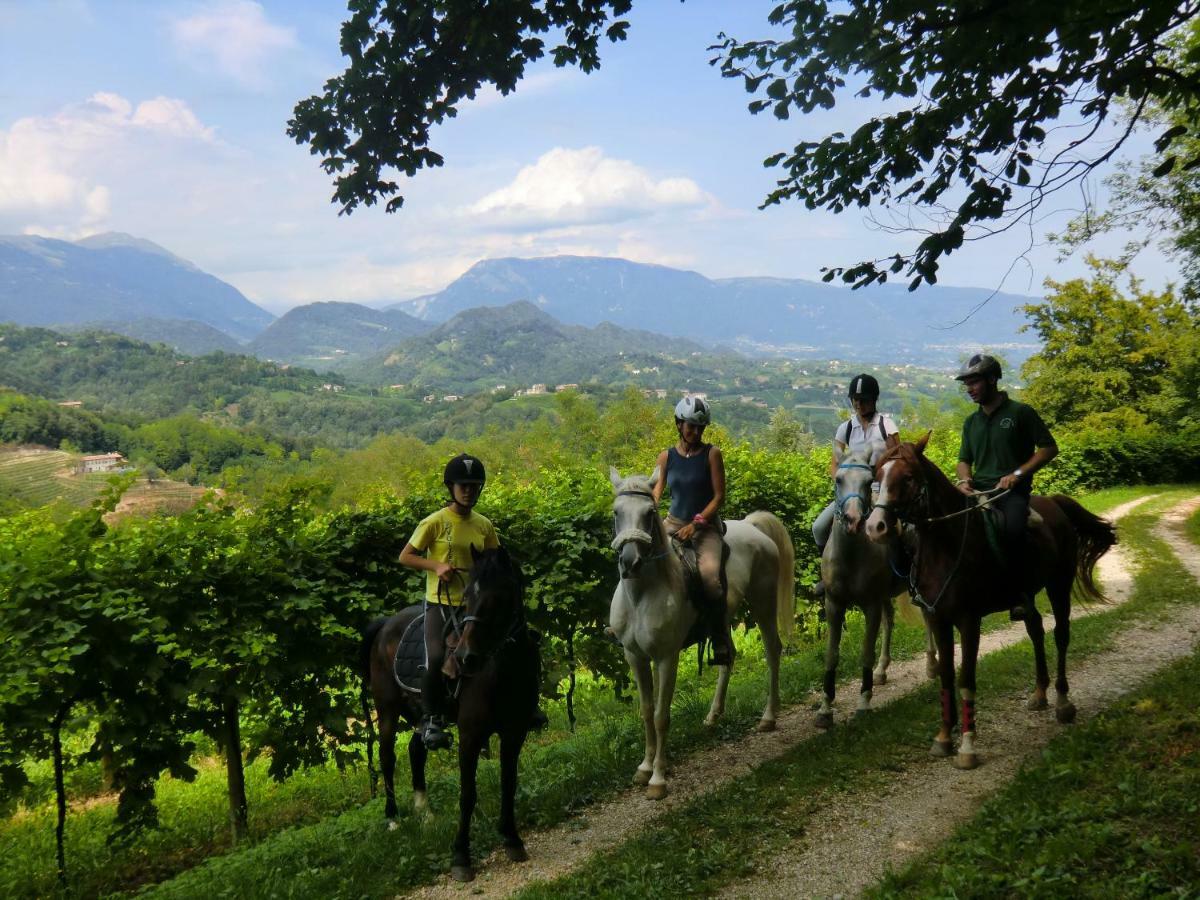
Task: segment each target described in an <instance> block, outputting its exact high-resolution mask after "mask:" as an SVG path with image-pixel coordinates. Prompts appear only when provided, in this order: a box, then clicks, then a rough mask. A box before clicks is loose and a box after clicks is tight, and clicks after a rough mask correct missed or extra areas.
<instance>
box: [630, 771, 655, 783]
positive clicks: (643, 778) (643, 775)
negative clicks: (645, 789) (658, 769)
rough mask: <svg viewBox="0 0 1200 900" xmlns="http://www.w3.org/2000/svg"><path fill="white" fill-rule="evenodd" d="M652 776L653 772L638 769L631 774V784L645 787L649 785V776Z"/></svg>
mask: <svg viewBox="0 0 1200 900" xmlns="http://www.w3.org/2000/svg"><path fill="white" fill-rule="evenodd" d="M653 774H654V773H653V772H649V771H647V770H646V769H638V770H637V771H636V772H634V773H633V783H634V784H640V785H647V784H649V783H650V776H651V775H653Z"/></svg>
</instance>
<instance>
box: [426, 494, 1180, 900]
mask: <svg viewBox="0 0 1200 900" xmlns="http://www.w3.org/2000/svg"><path fill="white" fill-rule="evenodd" d="M1149 499H1151V498H1150V497H1140V498H1138V499H1136V500H1134V501H1131V502H1129V503H1126V504H1123V505H1121V506H1119V507H1116V508H1115V509H1113V510H1112V511H1110V512H1109V514H1108V516H1109V518H1111V519H1117V518H1120V516H1122V515H1124V514H1126V513H1127V512H1128V511H1129V510H1131V509H1133V508H1135V507H1136V506H1138V505H1140V504H1141V503H1144V502H1146V501H1147V500H1149ZM1197 502H1200V498H1198V500H1197ZM1184 515H1186V513H1185V514H1184ZM1185 546H1186V543H1185ZM1193 555H1194V551H1193ZM1129 568H1130V566H1129V560H1128V556H1127V554H1126V553H1125V551H1124V550H1123V548H1121V547H1120V546H1119V545H1118V547H1116V548H1114V550H1113V551H1111V552H1110V553H1108V554H1107V555H1106V556H1105V557H1104V558H1103V559H1101V561H1100V565H1099V567H1098V572H1099V578H1100V580H1101V582H1102V584H1103V585H1104V588H1105V591H1106V593H1107V594H1108V596H1109V598H1110V599H1111V600H1112V601H1113V602H1114V603H1118V602H1121V601H1123V600H1125V599H1127V598H1128V596H1129V594H1130V591H1131V586H1132V576H1131V574H1130V572H1129ZM1096 609H1098V608H1097V607H1092V610H1091V611H1095V610H1096ZM1087 612H1088V610H1079V611H1077V612H1076V616H1079V615H1081V614H1086V613H1087ZM1046 618H1047V622H1046V629H1047V632H1049V630H1050V629H1051V628H1052V622H1053V618H1052V617H1049V616H1048V617H1046ZM1197 620H1198V621H1197V627H1198V628H1200V614H1198V616H1197ZM1024 639H1025V629H1024V627H1023V626H1020V625H1014V626H1011V627H1009V628H1005V629H1002V630H998V631H994V632H990V633H988V634H985V635H983V636H982V638H981V640H980V650H979V652H980V654H981V655H982V654H985V653H989V652H994V651H995V650H998V649H1000V648H1002V647H1007V646H1009V645H1011V644H1013V643H1016V642H1018V641H1021V640H1024ZM1176 643H1178V642H1177V641H1176ZM1140 652H1142V653H1145V652H1150V651H1147V650H1142V651H1140ZM1138 660H1139V662H1140V667H1141V668H1142V669H1144V668H1145V657H1138ZM1165 661H1167V660H1165V659H1164V662H1165ZM924 670H925V660H924V657H923V655H922V656H918V657H916V658H914V659H910V660H905V661H903V662H896V663H893V664H892V666H891V668H890V669H889V670H888V682H887V684H885V685H876V687H875V690H874V694H873V699H872V706H874V707H876V708H879V707H880V706H883V705H885V704H887V703H890V702H891V701H893V700H895V699H896V698H898V697H901V696H903V695H905V694H907V693H908V692H910V691H912V690H914V689H916V688H917V687H919V686H920V685H922V684H923V683H924V681H925V673H924ZM735 677H736V676H735ZM1105 680H1106V679H1105V678H1104V676H1103V675H1099V674H1096V675H1093V674H1092V673H1090V671H1089V670H1086V669H1084V668H1082V667H1081V668H1079V669H1075V670H1073V671H1072V686H1073V689H1072V699H1073V700H1074V701H1075V703H1076V705H1077V706H1078V707H1079V709H1080V712H1081V713H1083V714H1085V715H1086V714H1088V713H1089V712H1094V710H1095V708H1096V705H1097V704H1099V703H1102V702H1103V700H1104V698H1102V697H1098V696H1097V695H1096V694H1095V693H1090V692H1088V691H1087V690H1084V688H1085V687H1086V686H1088V685H1091V684H1092V683H1093V682H1096V686H1097V687H1098V685H1099V682H1101V681H1105ZM856 686H857V682H853V681H852V682H848V683H847V684H844V685H841V686H840V693H841V697H842V699H841V700H839V708H838V710H837V711H836V713H835V716H836V718H837V719H838V720H839V721H843V720H844V719H845V717H846V716H847V715H848V714H851V713H852V712H853V705H854V698H855V697H856V696H857V694H856V693H855V690H854V688H855V687H856ZM1127 689H1128V687H1120V688H1119V689H1118V693H1119V692H1121V691H1124V690H1127ZM1104 696H1105V697H1107V696H1108V695H1107V694H1106V695H1104ZM1113 696H1115V695H1113ZM816 699H818V695H817V694H816V693H814V694H813V695H812V700H814V701H815V700H816ZM1015 705H1018V706H1020V705H1021V704H1015ZM1008 719H1012V721H1008ZM931 721H932V720H931ZM1053 721H1054V717H1053V713H1052V712H1049V713H1027V712H1025V710H1024V709H1023V706H1022V708H1021V710H1020V715H1019V716H1018V715H1016V714H1015V713H1014V714H1013V715H1012V716H1009V717H1008V718H1006V719H1005V720H1004V721H1003V722H1002V721H1001V715H1000V710H997V711H995V713H993V712H992V711H991V710H990V709H989V710H988V712H987V718H986V719H985V720H984V723H983V727H984V728H985V729H986V731H984V732H981V734H982V735H983V740H982V741H981V752H982V754H983V757H984V759H983V761H984V763H985V765H983V766H982V767H981V768H980V769H978V770H976V771H975V772H972V773H960V772H958V770H953V771H954V773H955V775H960V776H962V777H961V778H952V779H943V778H941V777H940V776H942V775H943V774H944V772H945V771H946V770H947V767H949V766H950V763H949V762H948V761H946V760H941V761H937V760H929V761H928V762H929V763H931V764H933V765H927V766H925V768H927V770H928V771H929V773H930V776H931V777H930V780H931V784H929V785H920V784H919V780H920V779H919V776H918V774H917V772H918V770H919V769H921V767H922V764H924V763H925V759H924V758H923V759H921V760H918V761H916V763H915V764H914V766H913V768H912V770H911V773H910V774H912V776H913V777H911V778H910V777H909V774H906V775H905V779H904V784H903V785H896V788H897V790H898V791H901V790H902V791H903V796H902V795H901V794H900V793H896V794H894V795H892V796H891V799H884V800H882V801H880V799H879V798H878V797H877V796H876V797H872V798H860V800H859V801H858V802H860V803H861V804H862V806H861V808H854V807H848V806H845V805H844V803H845V798H841V799H840V800H839V803H842V804H843V805H842V806H841V807H840V808H838V809H837V810H830V813H836V821H834V820H833V818H831V819H830V820H829V821H825V820H824V819H822V820H821V821H820V822H818V821H816V820H814V823H813V829H812V832H813V833H814V834H818V835H821V838H822V840H821V845H820V846H818V847H815V848H813V847H809V848H806V847H804V846H801V847H797V848H795V852H796V853H799V854H801V857H800V858H808V856H809V855H810V854H812V856H813V857H814V858H818V859H824V858H825V857H827V856H828V855H829V854H828V852H827V851H825V850H824V849H823V848H824V847H826V846H829V845H833V844H836V845H837V846H838V847H839V848H840V850H839V852H838V853H837V857H838V858H839V859H840V860H841V862H840V863H837V864H831V865H829V866H826V865H824V864H822V866H821V867H820V870H819V871H821V872H823V873H824V874H823V875H821V876H820V879H821V880H818V881H808V880H804V881H801V880H800V879H801V878H802V876H803V877H805V878H807V876H806V873H808V874H815V873H817V872H818V869H816V868H814V864H813V863H811V862H810V863H807V864H805V865H794V864H793V863H794V861H795V859H796V857H794V856H793V855H792V854H791V853H789V862H788V863H787V868H786V870H783V871H781V870H780V869H779V863H778V862H772V863H771V865H770V867H769V868H770V877H769V879H768V878H767V877H766V876H764V878H763V880H762V881H761V882H759V881H754V880H752V881H743V882H740V883H739V885H738V886H737V889H738V890H739V893H738V896H743V895H744V896H750V895H751V894H753V895H756V896H761V895H768V896H787V897H796V896H804V895H807V894H814V895H821V894H835V893H836V894H845V893H848V892H849V893H853V892H856V891H857V890H859V889H861V887H862V886H864V885H866V884H870V883H873V882H874V881H875V880H876V879H877V878H878V876H879V875H880V874H882V872H883V866H884V865H887V864H892V865H895V864H896V863H897V862H902V861H903V860H904V859H905V858H907V856H910V855H912V854H913V853H915V852H918V851H919V850H922V849H924V848H925V847H926V846H929V845H931V844H932V843H933V842H935V841H936V840H937V839H938V838H937V837H936V836H935V835H934V834H933V833H930V834H928V835H926V834H924V832H923V830H922V829H923V828H924V826H923V825H922V826H920V827H916V826H917V825H918V823H919V822H921V823H923V822H926V821H928V819H929V818H931V817H928V816H923V815H922V808H923V807H921V806H919V805H914V803H918V804H919V803H923V802H924V800H925V799H926V796H927V795H928V794H929V792H930V791H931V790H933V789H935V788H940V787H945V786H951V787H954V789H955V790H956V793H955V795H954V796H955V798H956V803H958V804H959V807H958V808H959V809H965V810H967V811H968V813H970V811H973V810H974V808H975V806H976V805H977V803H976V802H975V800H976V798H982V797H983V796H985V795H986V794H987V793H989V792H990V791H992V790H994V789H995V787H996V785H997V784H998V783H1002V782H1003V781H1004V780H1006V779H1007V778H1008V777H1011V774H1012V772H1013V771H1015V763H1016V761H1019V760H1018V759H1017V757H1018V756H1019V752H1024V751H1025V750H1026V749H1028V748H1029V746H1030V744H1031V742H1032V741H1033V740H1034V738H1033V735H1032V734H1030V733H1029V732H1028V728H1029V723H1030V722H1033V723H1035V724H1037V725H1039V726H1044V731H1045V739H1046V740H1048V739H1049V737H1050V736H1052V735H1053V734H1054V733H1056V731H1057V729H1058V727H1059V726H1057V725H1055V726H1054V727H1053V728H1051V727H1049V725H1048V724H1047V722H1049V723H1052V722H1053ZM778 726H779V727H778V730H777V731H775V732H773V733H770V734H757V733H754V734H749V735H747V736H746V737H744V738H741V739H739V740H737V741H731V742H728V743H724V744H721V745H719V746H716V747H712V748H708V749H706V750H703V751H700V752H698V753H696V754H693V755H692V756H690V757H686V758H681V759H679V760H677V761H676V764H675V766H674V767H673V769H674V771H673V777H672V780H671V794H670V795H669V796H668V797H667V799H665V800H662V801H659V802H657V803H654V802H651V801H648V800H646V799H645V797H644V795H643V790H642V789H641V788H632V789H630V790H627V791H624V792H622V793H621V794H619V795H617V796H616V797H614V798H613V799H611V800H609V801H607V802H605V803H601V804H598V805H597V806H595V807H592V808H590V809H588V810H586V811H585V812H584V813H583V814H581V815H579V816H576V817H573V818H572V819H570V820H568V821H566V822H564V823H562V824H560V825H558V826H556V827H554V828H551V829H547V830H545V831H540V832H531V833H529V834H527V835H525V842H526V847H527V848H528V850H529V856H530V859H529V861H528V862H526V863H522V864H519V865H517V864H513V863H510V862H508V861H507V860H506V859H505V858H504V856H503V854H502V853H497V854H492V855H491V856H489V857H488V858H487V859H486V860H484V861H483V862H482V863H481V864H480V865H478V866H477V869H476V870H477V872H478V873H479V876H478V878H477V879H476V880H475V881H474V882H471V883H470V884H467V885H461V884H458V883H456V882H453V881H450V880H449V878H447V877H445V876H443V878H442V879H440V880H439V881H438V882H436V883H435V884H433V885H429V886H426V887H423V888H421V889H418V890H417V891H415V892H414V893H413V894H411V895H410V896H413V897H428V898H433V897H462V896H464V895H469V896H482V897H504V896H508V895H510V894H512V893H513V892H515V891H517V890H520V889H522V888H524V887H527V886H528V885H530V884H532V883H534V882H537V881H542V880H548V879H552V878H558V877H561V876H563V875H565V874H567V873H569V872H570V871H572V870H573V869H575V868H577V867H578V866H580V865H581V864H582V863H584V862H585V861H586V860H588V859H589V858H590V857H591V856H592V855H593V854H595V853H598V852H602V851H604V850H607V849H610V848H612V847H615V846H616V845H618V844H619V843H621V842H622V841H624V840H626V839H627V838H629V837H630V836H632V835H633V834H634V833H635V832H636V831H638V830H639V829H641V828H643V827H644V826H645V825H647V824H648V823H649V822H651V821H652V820H653V819H655V818H657V817H658V816H662V815H670V814H671V813H672V811H673V810H675V809H677V808H678V807H680V806H682V805H684V804H686V803H688V802H690V801H691V800H693V799H695V798H696V797H698V796H700V795H701V794H704V793H706V792H708V791H711V790H714V789H716V788H719V787H722V786H723V785H725V784H727V783H728V782H729V781H731V780H733V779H735V778H738V777H740V776H742V775H744V774H745V773H746V772H748V771H750V770H751V769H753V768H756V767H757V766H759V765H761V764H762V763H764V762H766V761H767V760H770V759H773V758H775V757H777V756H780V755H782V754H783V753H785V752H787V751H788V750H789V749H791V748H792V747H794V746H795V745H796V744H798V743H799V742H801V741H804V740H807V739H808V738H811V737H813V736H814V735H815V734H818V733H819V732H818V730H817V728H816V727H815V726H814V724H813V714H812V711H811V709H810V705H809V704H808V703H805V702H801V703H797V704H796V705H794V706H792V707H791V708H790V709H788V710H786V711H784V712H783V714H782V715H780V717H779V721H778ZM1017 726H1019V727H1020V729H1023V730H1021V732H1020V734H1019V736H1018V738H1015V739H1014V741H1016V742H1017V743H1019V746H1020V751H1018V750H1017V749H1016V748H1015V747H1012V748H1008V749H1006V745H1005V744H1004V743H1003V739H1002V734H1001V732H1002V729H1003V731H1004V733H1008V732H1010V731H1013V730H1014V729H1015V728H1016V727H1017ZM834 727H838V725H837V724H835V726H834ZM931 728H932V725H931ZM931 733H932V732H931ZM1040 735H1041V732H1039V737H1038V738H1037V740H1042V738H1041V736H1040ZM1010 758H1011V759H1013V760H1014V762H1013V763H1012V765H1011V767H1010V768H1005V767H1006V766H1008V765H1009V764H1008V763H1007V762H1006V760H1008V759H1010ZM938 762H940V763H941V765H940V766H938V765H936V764H937V763H938ZM935 773H936V774H937V775H938V776H939V777H938V778H937V779H933V778H932V776H933V775H934V774H935ZM994 773H995V774H998V775H1000V778H999V781H993V780H992V779H993V775H994ZM969 779H974V781H970V780H969ZM960 781H961V782H963V783H967V784H970V786H971V787H970V790H971V791H972V793H971V794H970V796H968V795H967V794H964V793H962V789H961V786H960V785H956V782H960ZM985 781H986V782H987V783H986V784H985V783H984V782H985ZM976 784H978V785H980V787H979V792H978V795H976V794H974V793H973V792H974V790H975V785H976ZM910 791H911V794H912V797H913V798H915V799H914V800H910V799H908V795H909V794H910ZM964 801H965V802H964ZM877 805H878V806H879V809H878V810H877V811H874V810H875V807H876V806H877ZM889 808H892V809H903V810H904V815H903V820H902V821H900V820H898V821H897V822H896V823H895V826H896V827H895V831H894V834H895V835H896V837H889V835H892V834H893V832H891V831H888V832H887V833H886V834H885V833H884V831H883V830H882V829H884V828H887V827H889V826H886V825H885V824H884V822H883V816H884V814H885V813H887V811H888V809H889ZM929 808H930V809H931V810H932V809H939V814H940V805H939V804H934V803H933V802H932V801H931V803H930V807H929ZM871 822H876V823H877V824H876V825H874V826H868V827H864V825H868V823H871ZM952 824H953V823H951V825H952ZM900 825H903V826H904V827H903V829H902V830H901V829H900V828H899V827H898V826H900ZM949 827H951V826H950V825H948V826H947V831H946V832H945V833H948V829H949ZM938 834H943V832H940V831H939V832H938ZM856 844H857V845H860V846H859V849H858V850H857V851H852V849H851V848H852V847H854V846H855V845H856ZM814 851H818V852H814ZM847 873H850V874H849V875H848V874H847ZM824 879H828V880H824ZM822 885H824V887H823V886H822Z"/></svg>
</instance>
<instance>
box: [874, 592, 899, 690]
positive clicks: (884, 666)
mask: <svg viewBox="0 0 1200 900" xmlns="http://www.w3.org/2000/svg"><path fill="white" fill-rule="evenodd" d="M895 627H896V602H895V600H893V599H892V598H891V597H888V598H887V599H885V600H884V601H883V646H882V647H881V648H880V650H879V668H877V669H876V670H875V673H874V678H875V683H876V684H887V670H888V666H890V665H891V664H892V629H894V628H895Z"/></svg>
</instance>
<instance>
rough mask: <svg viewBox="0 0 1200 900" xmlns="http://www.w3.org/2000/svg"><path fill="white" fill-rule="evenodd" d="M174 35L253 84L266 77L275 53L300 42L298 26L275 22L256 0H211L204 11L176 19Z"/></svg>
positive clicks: (184, 45)
mask: <svg viewBox="0 0 1200 900" xmlns="http://www.w3.org/2000/svg"><path fill="white" fill-rule="evenodd" d="M171 35H172V37H173V38H174V40H175V43H176V44H177V45H179V47H181V48H182V49H183V50H185V51H187V52H189V53H193V54H195V55H196V56H197V57H199V59H200V60H201V61H202V62H204V63H205V64H207V63H215V64H216V66H217V67H218V68H219V69H220V70H221V71H222V72H223V73H224V74H225V75H227V76H229V77H230V78H233V79H234V80H235V81H239V82H241V83H242V84H245V85H249V86H251V87H259V86H261V85H262V84H263V82H264V81H265V80H266V66H267V61H268V59H269V58H270V57H271V56H272V54H274V53H276V52H277V51H279V50H286V49H288V48H289V47H294V46H296V32H295V30H294V29H292V28H285V27H283V26H280V25H275V24H273V23H271V22H270V21H269V20H268V19H267V14H266V12H264V11H263V8H262V5H261V4H259V3H255V2H253V0H218V2H213V3H209V4H207V5H206V6H205V7H204V9H203V10H202V11H201V12H197V13H195V14H194V15H191V16H187V17H186V18H182V19H176V20H175V21H174V22H172V23H171Z"/></svg>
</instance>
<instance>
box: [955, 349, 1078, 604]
mask: <svg viewBox="0 0 1200 900" xmlns="http://www.w3.org/2000/svg"><path fill="white" fill-rule="evenodd" d="M1002 374H1003V373H1002V372H1001V370H1000V363H999V362H997V361H996V359H995V358H994V357H991V356H988V355H986V354H982V353H976V354H975V355H974V356H972V357H971V358H970V359H969V360H967V362H966V363H965V364H964V365H963V367H962V371H960V372H959V373H958V375H956V376H955V379H956V380H958V381H961V382H962V383H963V387H965V388H966V390H967V394H968V395H969V396H970V398H971V401H972V402H974V403H978V404H979V409H977V410H976V411H975V412H973V413H971V415H969V416H967V420H966V421H965V422H963V430H962V444H961V445H960V447H959V451H958V482H957V484H958V489H959V490H960V491H962V492H963V493H964V494H967V495H968V496H970V495H971V494H973V493H974V492H976V491H990V490H993V489H999V490H1001V491H1007V493H1005V494H1003V495H1001V496H999V497H998V498H997V499H996V500H995V501H994V502H993V503H992V506H993V508H995V509H998V510H999V511H1000V521H1001V527H1000V532H1001V540H1002V541H1003V542H1004V550H1005V555H1006V556H1007V558H1008V565H1009V570H1010V573H1011V575H1012V576H1013V580H1014V582H1015V585H1016V588H1015V589H1016V594H1017V598H1018V599H1017V602H1016V603H1015V604H1014V606H1013V607H1012V609H1011V610H1009V616H1010V617H1011V618H1012V619H1014V620H1018V619H1024V618H1025V614H1026V610H1027V609H1032V608H1033V597H1032V596H1031V595H1030V594H1029V593H1028V590H1027V589H1026V587H1025V583H1024V577H1023V573H1024V571H1025V531H1026V528H1027V523H1028V519H1029V495H1030V494H1031V493H1032V492H1033V473H1034V472H1036V471H1037V470H1038V469H1040V468H1041V467H1042V466H1044V465H1046V463H1048V462H1050V460H1052V459H1054V457H1055V456H1057V455H1058V445H1057V444H1055V443H1054V437H1053V436H1052V435H1051V434H1050V429H1048V428H1047V427H1046V423H1045V422H1043V421H1042V417H1041V416H1039V415H1038V414H1037V410H1035V409H1034V408H1033V407H1032V406H1028V405H1026V404H1024V403H1020V402H1018V401H1016V400H1013V399H1011V398H1010V397H1009V396H1008V394H1007V393H1006V392H1005V391H1002V390H1000V389H999V388H998V387H997V386H996V383H997V382H998V381H999V380H1000V378H1001V376H1002Z"/></svg>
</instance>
